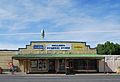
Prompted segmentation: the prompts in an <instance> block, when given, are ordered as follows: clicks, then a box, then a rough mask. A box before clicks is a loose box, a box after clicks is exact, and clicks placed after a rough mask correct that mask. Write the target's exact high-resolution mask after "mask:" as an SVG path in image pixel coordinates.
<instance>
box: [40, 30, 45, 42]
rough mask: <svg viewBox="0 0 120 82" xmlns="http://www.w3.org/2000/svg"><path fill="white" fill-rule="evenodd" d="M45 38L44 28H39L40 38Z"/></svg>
mask: <svg viewBox="0 0 120 82" xmlns="http://www.w3.org/2000/svg"><path fill="white" fill-rule="evenodd" d="M44 38H45V31H44V29H42V30H41V40H44Z"/></svg>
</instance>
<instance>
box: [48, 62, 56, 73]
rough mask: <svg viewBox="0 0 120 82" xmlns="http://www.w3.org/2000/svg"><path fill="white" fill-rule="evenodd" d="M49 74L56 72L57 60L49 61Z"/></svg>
mask: <svg viewBox="0 0 120 82" xmlns="http://www.w3.org/2000/svg"><path fill="white" fill-rule="evenodd" d="M49 72H55V60H49Z"/></svg>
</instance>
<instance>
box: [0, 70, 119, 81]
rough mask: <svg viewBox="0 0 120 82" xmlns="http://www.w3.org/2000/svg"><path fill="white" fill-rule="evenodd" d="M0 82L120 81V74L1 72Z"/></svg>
mask: <svg viewBox="0 0 120 82" xmlns="http://www.w3.org/2000/svg"><path fill="white" fill-rule="evenodd" d="M0 82H120V74H115V73H110V74H108V73H107V74H104V73H94V74H75V75H65V74H24V73H21V72H19V73H15V74H14V75H12V74H11V73H9V72H8V73H4V74H0Z"/></svg>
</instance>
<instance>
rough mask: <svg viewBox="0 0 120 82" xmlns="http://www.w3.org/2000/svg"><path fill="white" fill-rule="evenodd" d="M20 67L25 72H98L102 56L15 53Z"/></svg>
mask: <svg viewBox="0 0 120 82" xmlns="http://www.w3.org/2000/svg"><path fill="white" fill-rule="evenodd" d="M13 59H16V60H19V63H20V68H21V71H22V72H25V73H66V72H69V73H81V72H98V70H99V67H98V65H99V63H98V62H99V61H100V60H101V59H104V57H103V56H99V55H95V54H88V55H86V54H44V55H16V56H14V57H13Z"/></svg>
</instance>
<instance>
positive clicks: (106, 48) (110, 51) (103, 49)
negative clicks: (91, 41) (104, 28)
mask: <svg viewBox="0 0 120 82" xmlns="http://www.w3.org/2000/svg"><path fill="white" fill-rule="evenodd" d="M97 53H98V54H102V55H120V44H117V43H116V44H114V43H113V42H110V41H107V42H105V43H104V44H98V45H97Z"/></svg>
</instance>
